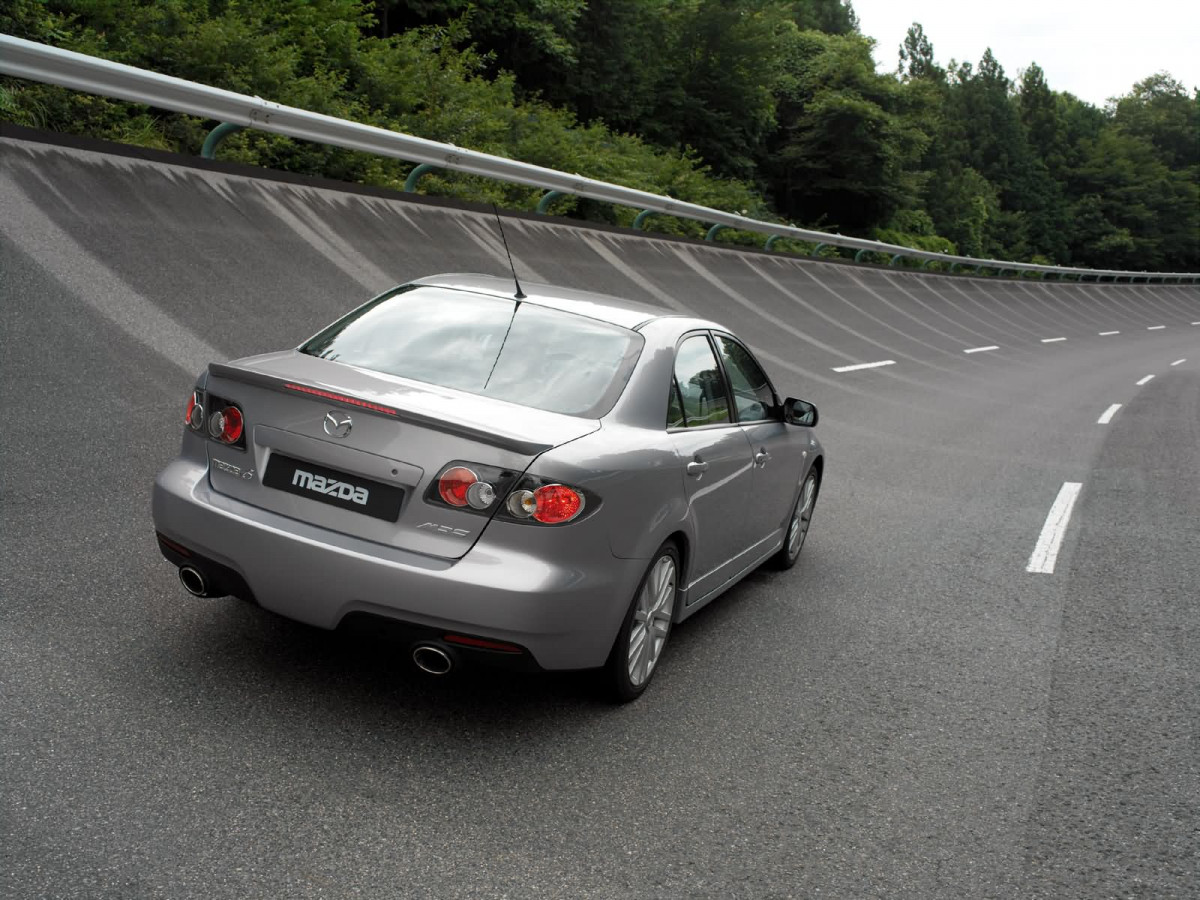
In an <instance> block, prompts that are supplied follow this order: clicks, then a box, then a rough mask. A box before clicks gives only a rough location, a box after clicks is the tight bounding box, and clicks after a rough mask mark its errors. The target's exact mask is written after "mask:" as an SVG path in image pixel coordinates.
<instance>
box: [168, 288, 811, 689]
mask: <svg viewBox="0 0 1200 900" xmlns="http://www.w3.org/2000/svg"><path fill="white" fill-rule="evenodd" d="M416 283H418V284H433V285H438V286H443V287H453V288H456V289H466V290H472V291H477V292H480V293H490V294H493V295H496V296H504V297H508V298H511V297H512V292H513V286H512V282H511V281H510V280H507V279H500V278H491V277H488V276H457V275H455V276H438V277H436V278H429V279H422V280H420V281H418V282H416ZM525 291H526V294H527V301H526V302H529V303H535V304H541V305H546V306H551V307H553V308H555V309H560V310H563V311H565V312H571V313H575V314H578V315H585V316H588V317H590V318H596V319H601V320H603V321H606V322H610V323H613V324H617V325H621V326H622V327H625V328H630V329H635V330H636V331H638V332H639V333H640V334H641V336H642V338H643V340H644V342H645V344H644V347H643V348H642V351H641V355H640V357H639V358H638V361H637V364H636V366H634V368H633V370H632V371H631V373H630V375H629V379H628V383H627V385H626V387H625V389H624V390H623V391H622V393H621V394H620V396H619V397H618V399H617V400H616V402H615V404H614V405H613V407H612V409H611V410H609V412H608V413H607V414H606V415H604V416H602V417H601V418H599V419H587V418H581V417H576V416H569V415H563V414H558V413H551V412H545V411H541V410H535V409H530V408H528V407H524V406H520V405H518V404H513V403H508V402H505V401H500V400H494V399H490V398H484V397H479V396H476V395H473V394H470V393H467V392H463V391H457V390H453V389H449V388H442V387H437V386H434V385H429V384H424V383H420V382H414V381H411V380H409V379H404V378H399V377H395V376H390V375H383V374H380V373H378V372H373V371H368V370H364V369H359V368H356V367H354V366H350V365H344V364H342V363H339V362H333V361H330V360H325V359H319V358H316V357H312V356H307V355H305V354H303V353H299V352H297V351H294V350H293V351H283V352H279V353H269V354H264V355H261V356H256V357H248V358H246V359H242V360H235V361H234V362H232V363H227V364H214V365H213V366H211V367H210V370H209V371H208V372H207V373H202V375H201V376H200V378H199V379H198V381H197V386H198V387H199V388H202V389H205V390H206V391H207V392H208V393H209V395H210V396H218V397H221V398H222V399H224V400H226V401H230V402H235V403H237V404H239V406H241V407H242V410H243V413H244V415H245V420H246V429H247V438H246V448H245V449H244V450H241V449H236V448H233V447H228V446H226V445H223V444H220V443H218V442H215V441H212V440H209V439H207V438H206V437H204V436H202V435H200V434H197V433H194V432H191V431H190V430H187V429H185V434H184V438H183V446H182V449H181V453H180V456H179V458H177V459H176V460H175V461H173V462H172V463H171V464H169V465H168V466H167V467H166V469H164V470H163V472H162V473H160V475H159V476H158V478H157V479H156V481H155V485H154V491H153V500H152V513H153V518H154V522H155V527H156V528H157V530H158V531H159V532H161V533H162V534H164V535H165V536H167V537H168V538H170V539H171V540H173V541H176V542H178V543H180V544H182V545H183V546H185V547H188V548H191V549H193V550H194V551H195V552H197V553H200V554H202V555H203V556H205V557H207V558H210V559H212V560H214V561H215V562H218V563H220V564H221V565H224V566H227V567H229V568H231V569H233V570H234V571H236V572H237V573H238V574H240V575H241V576H242V577H243V578H244V579H245V581H246V583H247V584H248V585H249V587H250V589H251V590H252V592H253V594H254V597H255V599H256V600H257V602H258V603H259V604H260V605H262V606H263V607H265V608H267V609H271V610H273V611H275V612H278V613H280V614H282V615H285V616H288V617H290V618H293V619H297V620H299V621H303V622H307V623H310V624H313V625H317V626H320V627H323V628H334V627H336V626H337V625H338V624H339V622H341V620H342V619H343V618H344V617H345V616H346V615H347V614H348V613H351V612H369V613H374V614H377V615H383V616H388V617H392V618H396V619H401V620H404V621H407V622H412V623H415V624H419V625H427V626H431V627H436V628H445V629H449V630H455V631H462V632H466V633H470V634H481V635H486V636H488V637H492V638H495V639H497V640H504V641H510V642H512V643H516V644H520V645H522V646H524V647H526V648H527V649H528V650H529V651H530V653H531V654H532V655H533V656H534V658H535V659H536V660H537V662H538V663H539V664H540V665H541V666H543V667H544V668H547V669H569V668H588V667H594V666H599V665H602V664H603V663H604V661H605V659H606V658H607V656H608V653H609V651H610V649H611V647H612V645H613V641H614V638H615V636H616V634H617V631H618V629H619V628H620V624H621V621H622V619H623V617H624V614H625V611H626V609H627V608H628V606H629V602H630V600H631V598H632V596H633V593H634V591H635V589H636V587H637V585H638V583H639V581H640V580H641V577H642V575H643V574H644V572H645V570H646V566H647V565H648V562H649V560H650V559H651V557H652V556H653V555H654V553H655V552H656V551H657V549H658V548H659V547H660V546H661V545H662V544H663V543H664V542H665V541H667V540H674V541H676V542H677V543H678V544H679V547H680V550H681V555H682V557H683V566H684V572H683V577H682V578H681V583H680V589H681V600H682V602H680V603H678V604H677V605H676V612H675V619H676V621H680V620H682V619H685V618H687V617H688V616H690V615H692V614H693V613H695V612H696V611H697V610H698V609H700V608H701V607H702V606H704V605H705V604H707V603H708V602H710V601H711V600H712V599H714V598H715V597H717V596H718V595H720V594H721V593H722V592H723V591H725V590H727V589H728V588H729V587H731V586H732V585H733V584H736V583H737V581H738V580H739V579H740V578H741V577H742V576H744V575H745V574H746V573H747V572H749V571H751V570H752V569H753V568H754V567H756V566H757V565H758V564H760V563H761V562H762V561H763V560H765V559H767V558H768V557H770V556H771V555H772V554H773V553H775V552H776V551H777V550H778V549H779V547H781V546H782V544H783V540H784V535H785V534H786V528H787V525H788V522H789V521H790V517H791V511H792V508H793V506H794V504H795V502H796V499H797V497H798V496H799V489H800V485H801V483H802V481H803V479H804V477H805V475H806V474H807V472H808V471H809V468H810V467H811V466H812V465H813V464H814V461H815V460H817V459H818V458H819V457H821V455H822V451H821V448H820V445H819V444H818V443H817V441H816V439H815V438H814V437H813V436H812V434H811V429H809V428H805V427H801V426H795V425H786V424H784V423H783V422H782V421H763V422H757V423H747V424H738V423H729V424H723V425H710V426H704V427H701V428H693V429H675V430H669V429H668V428H667V427H666V421H667V404H668V390H669V386H670V383H671V378H672V373H673V368H674V359H675V348H676V346H677V345H678V343H679V342H680V341H681V340H682V339H683V338H684V337H685V336H686V335H688V334H705V333H708V332H715V333H720V334H723V335H729V332H728V331H727V330H726V329H724V328H722V327H721V326H720V325H719V324H717V323H714V322H710V321H707V320H702V319H695V318H688V317H683V316H675V315H669V314H663V313H662V311H660V310H656V309H654V308H652V307H646V306H642V305H641V304H636V303H627V302H625V301H622V300H617V299H615V298H611V297H606V296H604V295H600V294H591V293H587V292H582V291H571V290H564V289H560V288H556V287H550V286H543V285H527V286H525ZM288 384H295V385H299V386H302V387H311V388H316V389H320V390H322V391H327V392H329V393H331V394H343V395H348V396H351V397H353V398H358V399H361V400H363V401H368V402H371V403H375V404H380V405H382V406H386V407H391V408H393V409H394V410H395V411H396V415H395V416H387V415H379V414H376V413H373V412H370V411H367V410H358V409H355V408H352V407H346V406H344V405H338V404H337V403H336V402H333V401H329V400H327V399H326V398H323V397H316V396H307V395H303V394H298V393H294V392H291V391H290V390H289V389H287V388H286V387H285V385H288ZM780 399H782V398H780ZM330 409H339V410H341V411H342V412H346V413H348V414H350V415H351V416H352V417H353V428H352V429H351V432H350V434H349V435H347V436H346V437H345V438H336V437H331V436H330V435H329V434H326V433H324V431H323V430H322V422H323V419H324V417H325V414H326V412H327V411H328V410H330ZM276 453H280V454H285V455H287V456H290V457H294V458H297V459H300V460H306V461H311V462H313V463H316V464H320V465H325V466H327V467H328V468H331V469H337V470H343V471H347V472H350V473H353V474H354V475H356V476H361V477H363V478H368V479H371V480H373V481H378V482H385V483H390V484H394V485H396V486H397V487H400V488H402V489H403V490H404V492H405V493H404V500H403V503H402V506H401V512H400V515H399V519H398V520H397V521H395V522H389V521H383V520H380V519H374V518H370V517H367V516H364V515H361V514H359V513H358V512H353V511H348V510H346V509H343V508H338V507H335V506H330V505H326V504H322V503H318V502H316V501H314V500H310V499H307V498H306V497H303V496H297V495H295V494H293V493H287V492H283V491H280V490H277V489H274V488H270V487H267V486H265V485H264V484H263V483H262V473H263V472H264V470H265V467H266V466H267V465H268V464H269V461H270V459H271V457H272V454H276ZM756 453H759V454H760V457H759V459H758V460H756V458H755V454H756ZM764 453H765V454H766V455H765V456H763V455H762V454H764ZM698 455H700V456H703V457H704V458H705V461H710V460H711V463H712V465H711V466H710V468H709V470H707V471H705V472H704V473H702V474H700V475H698V476H697V475H689V474H688V473H687V464H688V463H689V462H691V461H693V460H695V459H696V458H697V456H698ZM456 460H457V461H468V462H473V463H476V464H480V465H491V466H497V467H501V468H505V469H506V470H509V471H512V472H521V473H524V472H527V473H529V474H531V475H536V476H538V477H540V478H542V479H545V480H547V481H550V482H556V481H557V482H561V483H564V484H568V485H572V486H574V487H577V488H582V489H584V490H585V491H588V492H590V494H591V495H592V496H594V497H595V498H597V499H598V502H597V503H596V504H595V505H594V506H593V507H591V508H588V509H585V513H584V515H582V516H581V517H580V518H579V519H578V520H575V521H572V522H568V523H565V524H561V525H551V526H544V525H539V524H533V523H530V522H527V521H515V520H512V519H511V518H506V517H505V516H503V515H501V514H496V513H495V512H494V511H493V512H492V514H491V516H490V518H489V516H488V515H484V514H478V513H472V512H466V511H463V510H459V509H454V508H450V507H447V506H445V505H439V504H434V503H430V502H428V501H427V500H425V499H424V498H425V495H426V492H427V490H428V489H429V487H430V485H431V483H432V481H433V480H434V479H435V478H436V476H437V475H438V473H439V472H440V471H441V470H442V469H443V468H444V466H445V465H446V464H448V463H450V462H452V461H456ZM498 508H499V506H498V505H497V509H498Z"/></svg>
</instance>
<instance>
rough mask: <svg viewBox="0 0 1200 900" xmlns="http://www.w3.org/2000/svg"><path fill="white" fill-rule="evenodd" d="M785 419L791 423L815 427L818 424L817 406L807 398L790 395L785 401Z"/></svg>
mask: <svg viewBox="0 0 1200 900" xmlns="http://www.w3.org/2000/svg"><path fill="white" fill-rule="evenodd" d="M783 421H785V422H787V423H788V424H789V425H804V426H806V427H808V428H813V427H815V426H816V424H817V408H816V407H815V406H813V405H812V404H811V403H809V402H808V401H807V400H797V399H796V398H795V397H788V398H787V400H785V401H784V403H783Z"/></svg>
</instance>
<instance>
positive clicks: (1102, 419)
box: [1096, 403, 1121, 425]
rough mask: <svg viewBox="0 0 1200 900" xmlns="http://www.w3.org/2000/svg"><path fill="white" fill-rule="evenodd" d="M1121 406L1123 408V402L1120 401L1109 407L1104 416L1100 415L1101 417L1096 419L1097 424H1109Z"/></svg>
mask: <svg viewBox="0 0 1200 900" xmlns="http://www.w3.org/2000/svg"><path fill="white" fill-rule="evenodd" d="M1120 408H1121V404H1120V403H1114V404H1113V405H1112V406H1110V407H1109V408H1108V409H1106V410H1105V411H1104V415H1102V416H1101V417H1100V418H1099V419H1098V420H1097V421H1096V424H1097V425H1107V424H1108V423H1109V422H1111V421H1112V417H1113V416H1115V415H1116V414H1117V410H1118V409H1120Z"/></svg>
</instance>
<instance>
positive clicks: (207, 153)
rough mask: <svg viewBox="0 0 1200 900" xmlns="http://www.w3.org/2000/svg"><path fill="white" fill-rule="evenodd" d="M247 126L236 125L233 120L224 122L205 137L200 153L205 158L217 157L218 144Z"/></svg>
mask: <svg viewBox="0 0 1200 900" xmlns="http://www.w3.org/2000/svg"><path fill="white" fill-rule="evenodd" d="M244 127H245V126H244V125H234V124H233V123H232V122H222V123H221V124H220V125H218V126H217V127H216V128H214V129H213V130H212V131H210V132H209V133H208V137H206V138H205V139H204V146H203V147H201V148H200V155H201V156H203V157H204V158H205V159H216V155H215V154H216V152H217V144H219V143H221V141H223V140H225V138H227V137H229V136H230V135H231V134H237V133H238V132H239V131H241V130H242V129H243V128H244Z"/></svg>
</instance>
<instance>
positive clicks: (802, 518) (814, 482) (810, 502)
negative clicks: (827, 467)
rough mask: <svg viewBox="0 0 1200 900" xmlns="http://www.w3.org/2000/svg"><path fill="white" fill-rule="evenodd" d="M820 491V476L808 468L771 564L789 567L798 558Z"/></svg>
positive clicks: (778, 566) (780, 567) (783, 567)
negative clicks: (785, 530)
mask: <svg viewBox="0 0 1200 900" xmlns="http://www.w3.org/2000/svg"><path fill="white" fill-rule="evenodd" d="M820 492H821V476H820V474H819V473H818V472H817V470H816V469H809V470H808V474H807V475H806V476H804V484H802V485H801V486H800V496H798V497H797V498H796V505H795V506H794V507H792V517H791V519H790V520H789V522H788V530H787V535H786V536H785V537H784V539H783V546H782V547H780V548H779V552H778V553H776V554H775V556H773V557H772V558H771V565H772V566H774V567H775V568H776V569H790V568H791V567H792V566H794V565H795V564H796V560H798V559H799V558H800V551H801V550H803V549H804V539H805V538H806V537H808V526H809V524H810V523H811V522H812V514H813V508H814V507H816V505H817V495H818V494H819V493H820Z"/></svg>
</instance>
